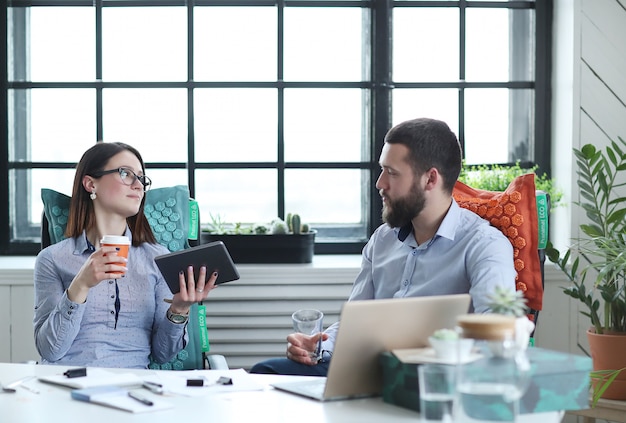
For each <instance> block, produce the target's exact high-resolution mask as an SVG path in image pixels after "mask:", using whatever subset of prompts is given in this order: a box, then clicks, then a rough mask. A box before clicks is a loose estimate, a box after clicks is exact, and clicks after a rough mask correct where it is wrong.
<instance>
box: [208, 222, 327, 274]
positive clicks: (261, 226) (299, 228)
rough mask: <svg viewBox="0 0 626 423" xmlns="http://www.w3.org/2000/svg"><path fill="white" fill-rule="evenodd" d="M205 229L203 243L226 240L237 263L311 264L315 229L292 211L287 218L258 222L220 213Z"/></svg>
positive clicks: (227, 246)
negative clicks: (239, 220) (228, 217)
mask: <svg viewBox="0 0 626 423" xmlns="http://www.w3.org/2000/svg"><path fill="white" fill-rule="evenodd" d="M210 217H211V221H210V222H209V223H208V224H206V225H204V227H203V228H202V234H201V240H202V242H203V243H206V242H211V241H222V242H223V243H224V244H225V245H226V248H228V251H229V253H230V255H231V256H232V258H233V261H234V262H235V263H311V262H312V261H313V253H314V246H315V234H316V231H315V230H311V229H310V227H309V225H308V224H307V223H302V220H301V218H300V215H299V214H297V213H294V214H291V213H289V214H288V215H287V217H286V219H285V220H282V219H280V218H276V219H274V220H272V221H271V222H269V223H267V224H265V223H257V224H248V225H246V224H242V223H228V222H225V221H224V219H223V218H222V217H221V216H220V215H210Z"/></svg>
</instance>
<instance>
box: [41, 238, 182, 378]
mask: <svg viewBox="0 0 626 423" xmlns="http://www.w3.org/2000/svg"><path fill="white" fill-rule="evenodd" d="M126 235H127V236H129V237H132V235H131V234H130V230H128V229H127V231H126ZM131 239H132V238H131ZM92 252H93V247H92V246H90V245H89V244H88V243H87V238H86V236H85V234H84V233H83V235H82V236H80V237H77V238H70V239H65V240H63V241H61V242H59V243H57V244H54V245H51V246H49V247H47V248H45V249H44V250H42V251H41V252H40V253H39V255H38V256H37V259H36V262H35V317H34V326H35V345H36V347H37V350H38V351H39V354H40V355H41V359H42V362H43V363H45V364H63V365H71V366H97V367H127V368H146V367H147V366H148V364H149V355H150V354H152V356H153V357H154V359H155V361H158V362H167V361H169V360H170V359H171V358H172V357H174V355H175V354H176V353H177V352H178V351H180V350H181V349H182V348H183V344H184V337H185V336H186V334H185V332H186V331H185V327H186V325H182V324H178V325H177V324H174V323H172V322H170V321H169V320H168V319H167V317H166V311H167V309H168V308H169V304H167V303H165V302H164V301H163V299H165V298H172V293H171V291H170V289H169V287H168V286H167V284H166V282H165V280H164V279H163V276H162V275H161V273H160V271H159V269H158V268H157V266H156V264H155V263H154V257H156V256H158V255H161V254H167V253H168V252H169V251H168V250H167V249H166V248H165V247H163V246H162V245H159V244H149V243H143V244H142V245H140V246H139V247H133V246H131V248H130V250H129V253H128V263H127V267H128V271H127V273H126V274H125V275H124V277H122V278H120V279H118V280H117V285H118V291H119V303H120V308H119V313H118V316H117V321H116V311H115V298H116V289H115V280H114V279H110V280H108V279H105V280H104V281H102V282H100V283H99V284H98V285H96V286H95V287H93V288H91V289H90V290H89V294H88V296H87V301H86V302H85V303H84V304H78V303H74V302H72V301H70V300H69V299H68V298H67V288H68V287H69V286H70V283H71V282H72V279H74V277H75V276H76V274H77V273H78V271H79V270H80V268H81V267H82V266H83V264H84V263H85V261H86V260H87V258H88V257H89V256H90V255H91V254H92Z"/></svg>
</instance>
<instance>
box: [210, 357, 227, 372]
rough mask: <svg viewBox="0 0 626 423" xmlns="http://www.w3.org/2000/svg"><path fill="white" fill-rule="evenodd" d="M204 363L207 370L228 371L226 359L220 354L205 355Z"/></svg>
mask: <svg viewBox="0 0 626 423" xmlns="http://www.w3.org/2000/svg"><path fill="white" fill-rule="evenodd" d="M206 361H207V364H208V368H209V369H211V370H228V363H227V362H226V357H224V356H223V355H221V354H211V355H207V357H206Z"/></svg>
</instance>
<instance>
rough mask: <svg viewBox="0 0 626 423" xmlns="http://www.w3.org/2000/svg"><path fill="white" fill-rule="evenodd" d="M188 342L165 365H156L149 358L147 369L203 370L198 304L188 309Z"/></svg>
mask: <svg viewBox="0 0 626 423" xmlns="http://www.w3.org/2000/svg"><path fill="white" fill-rule="evenodd" d="M187 333H189V340H188V341H187V345H185V348H183V349H182V350H180V351H179V352H178V354H176V356H175V357H174V358H172V359H171V360H170V361H168V362H167V363H157V362H156V361H154V360H152V357H151V358H150V364H149V365H148V368H150V369H155V370H195V369H203V368H204V357H203V356H202V346H201V345H200V335H199V334H200V322H199V314H198V304H193V305H192V306H191V309H189V321H188V322H187Z"/></svg>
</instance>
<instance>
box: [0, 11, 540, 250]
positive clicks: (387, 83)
mask: <svg viewBox="0 0 626 423" xmlns="http://www.w3.org/2000/svg"><path fill="white" fill-rule="evenodd" d="M5 5H6V6H5V7H3V8H1V9H0V14H1V15H0V22H2V33H1V34H0V36H1V37H2V42H0V48H1V49H2V50H1V51H0V56H2V57H4V58H5V63H8V47H7V45H8V33H7V31H8V25H7V17H8V16H7V15H8V13H7V11H8V8H9V7H37V6H54V5H57V6H61V5H65V6H86V7H93V6H94V5H95V7H96V31H97V34H98V35H97V37H96V54H97V60H96V76H97V78H96V80H94V81H92V82H81V83H72V82H68V83H41V82H36V83H34V82H19V81H8V69H7V66H8V65H7V66H4V67H3V68H2V69H1V70H0V72H1V73H2V74H1V75H0V83H1V84H2V89H1V90H0V96H1V101H0V121H1V122H2V125H0V127H2V128H3V131H2V133H1V134H0V136H1V137H2V140H1V148H2V158H1V159H0V198H1V199H2V200H4V204H5V205H6V206H5V207H2V208H0V221H1V222H2V223H1V224H2V229H1V230H0V255H33V254H36V253H37V252H38V251H39V247H40V245H39V242H38V237H39V232H40V226H39V225H37V224H31V223H29V222H28V218H27V213H14V212H12V208H11V205H10V203H9V201H10V190H9V183H10V180H9V179H10V178H9V173H10V171H13V170H16V169H36V168H48V169H49V168H59V169H71V168H74V166H75V163H59V162H45V163H41V162H39V163H37V162H27V161H9V145H8V142H9V138H8V136H9V130H8V125H9V109H10V107H11V106H10V105H9V104H8V99H9V96H8V92H9V90H10V89H14V88H17V89H28V88H34V87H37V88H60V87H89V88H95V89H96V98H97V109H96V113H97V119H96V120H97V134H96V139H98V140H99V139H102V134H103V128H102V90H103V89H104V88H111V87H128V86H129V84H128V83H116V82H102V80H101V76H102V63H101V54H102V49H101V42H102V40H101V29H100V28H99V26H101V19H102V13H101V12H102V9H101V8H102V7H109V6H114V7H131V6H133V7H134V6H183V5H186V6H187V9H188V14H189V18H188V19H189V21H190V22H193V20H192V18H193V7H194V6H242V7H245V6H274V7H278V14H279V19H278V34H279V37H278V45H279V50H278V56H279V61H282V54H283V53H282V49H281V48H280V46H281V41H282V40H281V37H282V25H283V23H282V20H281V19H280V16H281V15H282V13H283V11H284V8H285V7H360V8H369V9H370V10H371V15H370V27H369V28H368V29H369V37H370V42H371V50H370V51H369V53H368V54H369V56H370V61H371V69H369V72H370V74H371V78H370V80H369V81H365V80H364V81H360V82H346V83H343V82H342V83H332V82H331V83H316V82H308V83H307V82H285V81H282V73H281V70H280V69H281V66H279V75H278V80H277V81H276V82H270V83H260V82H259V83H254V82H252V83H237V84H233V83H229V82H194V81H193V78H192V77H193V67H192V66H191V63H192V62H191V55H192V54H193V52H192V49H193V45H192V44H191V43H190V45H189V47H188V48H189V56H190V58H189V59H188V60H190V66H188V72H189V81H187V82H173V83H145V82H144V83H141V82H139V83H133V84H132V87H137V86H139V87H141V86H144V87H156V88H160V87H184V88H187V89H188V91H189V96H188V101H189V114H190V116H189V121H188V122H189V123H188V125H189V131H188V132H189V135H188V151H189V153H188V160H187V162H186V163H154V162H149V163H146V165H147V166H148V167H149V168H151V169H152V168H161V169H170V168H171V169H187V175H188V185H189V188H190V192H191V195H192V196H193V195H194V193H195V185H196V181H195V177H194V172H195V170H196V169H219V168H224V169H233V168H250V167H255V168H272V169H276V168H277V169H278V171H279V175H280V174H281V173H282V174H283V175H284V171H285V169H289V168H302V169H305V168H309V169H325V168H339V169H349V168H359V169H363V170H366V171H368V172H369V180H370V181H371V183H370V187H369V189H367V190H366V191H365V192H367V195H368V196H369V198H367V199H364V201H362V207H364V208H365V209H364V213H366V214H367V216H368V219H367V234H368V236H369V234H371V233H372V232H373V231H374V230H375V229H376V227H378V226H379V225H380V223H381V220H380V210H381V207H382V202H381V199H380V197H379V195H378V191H377V190H376V188H375V186H374V182H375V181H376V179H377V177H378V173H379V165H378V155H379V154H380V150H381V148H382V140H383V138H384V135H385V133H386V132H387V131H388V129H389V128H390V126H391V115H392V113H391V108H392V106H391V96H392V92H393V90H394V89H396V88H398V89H401V88H423V87H428V88H456V89H458V91H459V97H460V100H461V101H460V102H459V134H458V136H459V140H460V142H461V144H462V145H463V146H464V124H463V123H464V119H465V118H464V110H463V101H462V99H463V92H464V90H465V89H467V88H488V87H499V88H528V89H532V90H534V109H535V112H534V160H532V161H531V162H530V163H524V164H526V165H528V166H532V165H535V164H536V165H538V166H539V171H540V172H541V173H546V174H547V175H548V176H549V175H550V170H551V169H550V161H551V157H550V142H551V138H550V124H551V116H550V101H551V94H550V92H551V84H550V78H551V67H552V65H551V54H552V47H551V45H552V36H551V31H552V0H542V1H538V2H534V1H509V2H501V1H500V2H493V1H492V2H490V1H469V0H461V1H392V0H378V1H350V0H346V1H315V0H310V1H306V0H291V1H290V0H278V1H264V0H258V1H254V0H248V1H245V0H227V1H212V0H195V1H185V0H134V1H123V2H122V1H117V0H96V1H95V2H94V1H91V0H87V1H85V0H65V1H63V0H58V1H57V0H49V1H46V0H38V1H29V0H9V1H8V2H5ZM400 7H416V8H419V7H455V8H459V10H460V15H461V16H460V21H459V25H460V27H461V28H460V29H461V31H460V45H461V46H464V43H465V33H464V14H465V10H467V9H468V8H472V7H478V8H491V7H493V8H508V9H535V25H536V34H535V72H534V73H535V79H534V81H508V82H499V83H489V82H468V81H465V80H464V78H463V76H464V70H463V69H464V65H463V64H464V49H463V48H461V49H460V55H461V57H460V59H461V60H460V63H461V69H460V70H459V76H460V78H459V81H457V82H447V83H419V82H418V83H394V81H393V78H392V65H391V63H392V26H393V22H392V20H393V18H392V17H393V10H394V8H400ZM188 32H189V35H188V36H189V37H192V34H193V25H192V24H190V25H189V28H188ZM229 86H230V87H232V86H237V87H239V86H241V87H259V86H269V87H276V88H278V89H279V90H281V91H282V90H284V89H285V88H288V87H312V88H315V87H324V88H334V87H349V88H360V89H364V90H368V91H369V93H370V96H371V103H370V104H371V109H369V110H367V111H366V112H367V113H368V114H369V119H368V122H369V127H368V128H367V129H366V134H367V137H369V139H370V142H369V155H370V156H369V160H365V161H362V162H360V163H285V161H284V157H283V154H282V150H283V147H282V113H281V111H280V108H281V107H282V102H281V101H280V99H282V94H281V96H280V97H279V105H278V107H279V122H278V126H279V131H278V132H279V136H278V138H279V139H278V146H277V148H278V152H279V153H278V156H279V158H278V163H274V162H272V163H254V164H250V163H230V162H229V163H198V162H195V161H193V150H194V138H193V137H194V135H193V89H194V88H196V87H198V88H202V87H229ZM22 148H27V146H22ZM501 164H502V163H501ZM17 179H19V178H17ZM16 183H17V184H21V185H19V186H17V187H16V192H17V193H18V195H20V196H22V195H23V197H21V199H23V203H24V207H26V208H28V207H29V205H28V193H27V192H26V186H27V184H26V181H20V180H18V181H16ZM277 190H278V198H279V204H278V205H277V211H278V215H279V216H284V215H285V214H286V213H285V205H284V204H285V203H284V178H283V177H280V176H279V179H278V184H277ZM19 201H20V204H21V203H22V200H19ZM11 213H14V214H15V215H16V216H15V217H14V218H15V219H16V225H29V228H28V230H29V234H32V239H28V240H26V241H19V240H17V241H16V240H13V239H12V238H11V233H12V231H13V228H12V225H11V220H10V214H11ZM19 216H22V217H21V219H22V220H21V221H20V220H18V219H20V217H19ZM22 228H23V226H22ZM366 241H367V240H366V239H357V240H354V239H352V240H350V239H348V238H346V239H345V240H344V241H343V242H319V241H318V242H317V243H316V246H315V253H316V254H355V253H360V251H361V249H362V247H363V245H364V243H365V242H366Z"/></svg>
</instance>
